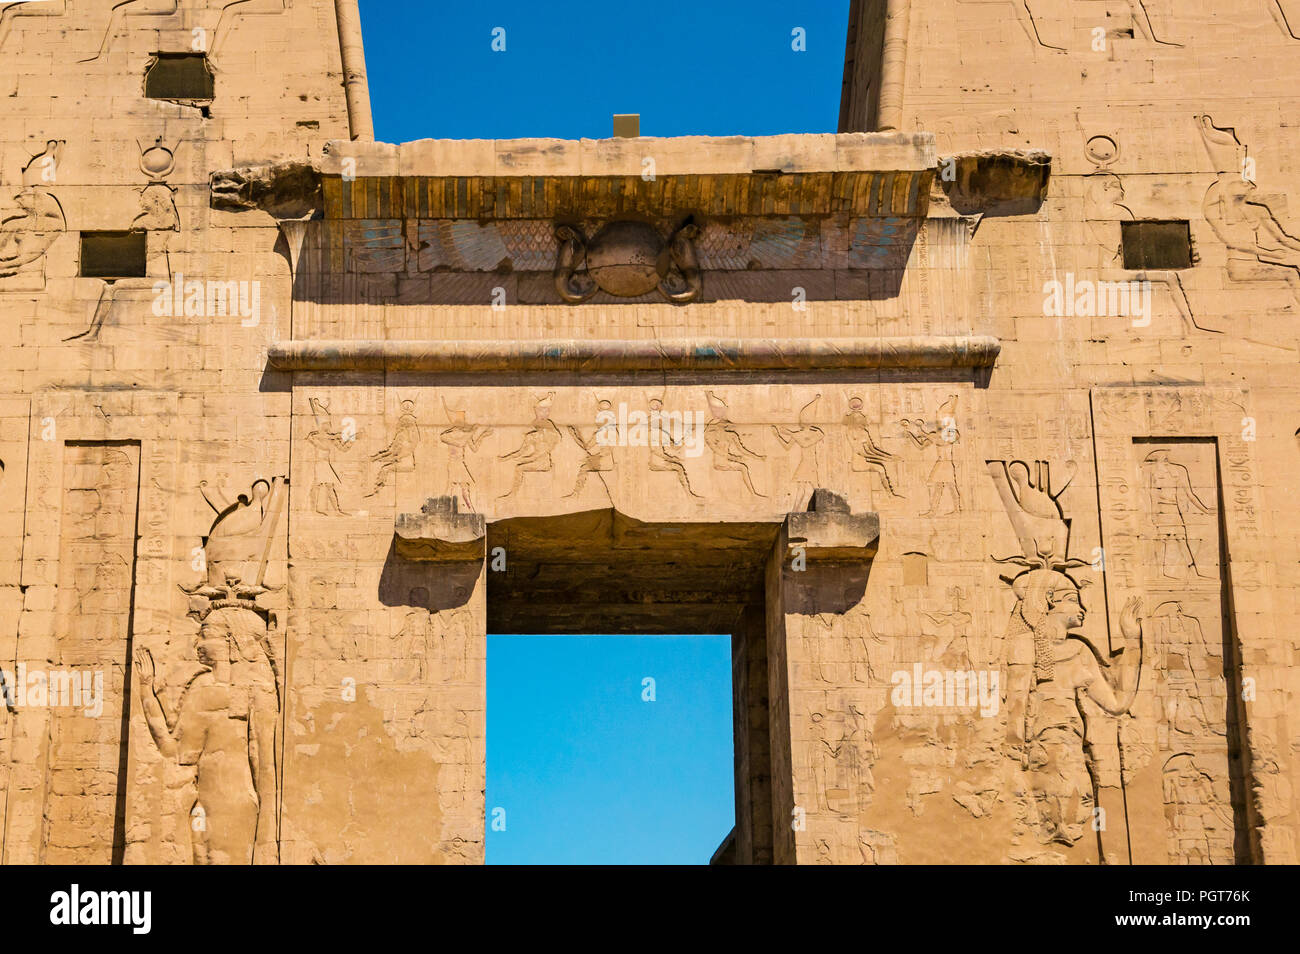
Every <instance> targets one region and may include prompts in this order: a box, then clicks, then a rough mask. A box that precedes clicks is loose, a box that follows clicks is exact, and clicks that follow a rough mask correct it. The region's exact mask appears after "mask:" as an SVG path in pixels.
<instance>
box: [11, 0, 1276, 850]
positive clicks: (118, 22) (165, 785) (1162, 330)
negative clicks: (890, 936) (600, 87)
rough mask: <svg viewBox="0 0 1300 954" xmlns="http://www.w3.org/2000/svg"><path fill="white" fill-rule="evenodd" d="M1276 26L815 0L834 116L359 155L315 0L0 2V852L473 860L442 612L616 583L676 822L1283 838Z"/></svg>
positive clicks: (483, 621) (473, 807)
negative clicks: (727, 759) (678, 645)
mask: <svg viewBox="0 0 1300 954" xmlns="http://www.w3.org/2000/svg"><path fill="white" fill-rule="evenodd" d="M490 39H491V38H490V37H486V36H485V37H484V43H485V44H487V43H488V42H490ZM1298 58H1300V4H1298V3H1296V2H1295V0H1238V2H1234V3H1225V2H1216V0H1184V2H1180V3H1178V4H1173V3H1159V2H1156V3H1153V2H1147V3H1129V2H1106V3H1077V2H1071V0H1035V2H1033V3H1020V2H1014V3H1012V2H997V0H927V2H925V3H920V2H910V0H852V4H851V12H850V18H849V30H848V36H847V42H846V51H845V65H844V82H843V90H842V94H841V95H842V100H841V103H842V105H841V112H840V125H839V132H838V133H836V134H825V135H787V136H772V137H762V138H747V137H740V136H736V137H728V138H709V137H681V138H655V137H649V136H646V137H642V136H636V135H623V136H619V137H616V138H610V139H599V140H581V141H568V140H558V139H528V140H503V141H485V140H462V141H456V140H446V139H427V140H421V141H418V142H409V143H402V144H385V143H381V142H376V141H375V140H374V133H373V128H372V121H371V114H370V104H369V93H368V88H367V82H366V72H365V59H364V54H363V48H362V39H361V32H360V17H359V14H358V10H357V5H356V0H294V2H289V0H248V2H241V3H224V4H223V3H222V2H207V0H179V2H162V3H158V2H152V0H126V2H122V3H117V4H116V5H110V4H106V3H96V2H91V0H39V2H31V3H23V4H6V5H4V6H3V9H2V10H0V94H2V95H0V103H3V105H2V106H0V115H3V117H4V120H5V121H4V123H3V124H2V129H0V182H3V184H4V191H3V193H0V201H2V202H3V203H4V205H5V206H6V207H7V208H6V210H5V211H4V212H3V213H2V214H0V337H2V338H3V340H4V345H3V347H0V662H2V663H3V666H2V667H0V668H3V670H4V694H5V701H6V705H4V706H3V707H0V793H2V794H0V804H2V805H3V816H2V817H3V828H2V829H0V838H2V839H3V840H2V842H0V846H2V852H3V860H4V861H5V862H8V863H52V864H54V863H59V864H62V863H79V864H107V863H122V862H125V863H178V864H190V863H195V864H201V863H214V864H216V863H233V864H248V863H259V864H263V863H265V864H276V863H295V864H296V863H345V862H417V863H424V862H447V863H481V862H482V861H483V860H484V836H485V816H486V815H487V813H488V811H489V809H490V807H491V806H487V805H485V803H484V786H485V777H484V754H485V708H486V701H485V700H486V693H485V644H486V636H487V634H491V633H524V634H546V633H563V634H581V633H588V634H603V633H619V632H625V633H674V634H680V633H700V634H706V633H707V634H727V635H729V636H730V638H731V647H732V660H733V666H732V685H733V694H734V710H733V721H734V726H735V733H734V735H735V745H734V753H735V759H734V764H735V796H736V813H735V827H734V829H733V830H732V831H731V833H730V835H728V836H727V837H726V838H725V839H724V840H723V841H722V842H721V843H720V844H719V845H718V847H717V851H716V854H715V855H714V859H713V860H714V862H715V863H718V864H768V863H779V864H793V863H800V864H804V863H839V864H844V863H852V864H861V863H868V864H892V863H926V862H953V861H955V862H966V863H1027V864H1040V863H1074V864H1099V863H1102V864H1129V863H1134V864H1232V863H1239V864H1246V863H1294V862H1295V861H1296V860H1297V857H1296V834H1297V831H1298V830H1300V814H1298V813H1297V809H1298V807H1300V806H1298V805H1297V801H1296V798H1297V794H1296V793H1297V791H1300V784H1298V783H1300V762H1298V761H1297V751H1296V748H1297V741H1298V740H1300V708H1298V707H1297V706H1296V705H1294V704H1293V703H1294V698H1293V697H1294V695H1295V693H1296V691H1297V689H1298V688H1300V676H1298V675H1297V674H1298V672H1300V669H1298V668H1297V666H1298V663H1300V661H1298V660H1297V656H1296V649H1295V646H1296V643H1295V637H1294V634H1295V632H1296V629H1297V625H1298V624H1300V614H1298V611H1297V601H1296V596H1295V594H1296V584H1297V577H1298V576H1300V559H1298V557H1300V550H1298V549H1297V546H1298V545H1297V541H1296V533H1295V527H1296V526H1297V524H1298V523H1300V493H1298V492H1297V491H1298V490H1300V485H1298V484H1297V477H1296V475H1297V474H1300V432H1298V431H1297V428H1298V427H1300V412H1297V402H1298V400H1300V377H1298V376H1297V361H1298V360H1300V332H1298V331H1297V329H1298V328H1300V237H1298V236H1300V209H1298V208H1297V205H1300V197H1297V199H1296V200H1295V201H1292V200H1290V199H1289V190H1290V183H1292V182H1296V181H1300V158H1297V157H1300V129H1298V128H1297V126H1296V125H1295V123H1294V122H1288V121H1287V119H1286V117H1289V116H1294V115H1295V114H1296V112H1297V107H1300V92H1297V85H1296V83H1295V76H1296V67H1295V64H1296V62H1297V59H1298ZM1245 76H1248V77H1249V80H1248V81H1245V80H1243V77H1245ZM431 132H433V133H434V134H436V133H437V130H431ZM96 674H98V679H99V682H98V683H97V682H96ZM97 686H98V688H96V687H97ZM1289 703H1291V704H1290V705H1289ZM96 710H98V711H97V712H96Z"/></svg>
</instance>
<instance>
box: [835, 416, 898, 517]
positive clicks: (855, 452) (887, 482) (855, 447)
mask: <svg viewBox="0 0 1300 954" xmlns="http://www.w3.org/2000/svg"><path fill="white" fill-rule="evenodd" d="M840 423H841V424H843V426H844V433H845V435H846V437H847V438H848V442H849V452H850V463H849V469H850V470H852V471H853V472H854V473H867V474H873V473H874V474H875V475H876V476H877V477H879V478H880V483H881V484H882V485H883V486H884V488H885V490H887V491H888V492H889V494H890V496H891V497H901V496H903V495H902V494H900V493H899V492H898V491H897V490H895V489H894V484H895V483H896V482H897V478H896V477H894V476H892V475H891V474H890V468H891V467H894V468H896V467H897V466H898V457H897V456H896V455H894V454H891V453H890V452H889V451H887V450H885V449H883V448H881V447H879V446H877V444H876V441H875V439H874V438H873V437H872V436H871V427H870V423H869V422H868V421H867V415H866V414H864V413H863V411H862V398H860V397H858V396H857V395H854V396H853V397H851V398H849V412H848V413H847V414H845V415H844V419H843V420H842V421H841V422H840Z"/></svg>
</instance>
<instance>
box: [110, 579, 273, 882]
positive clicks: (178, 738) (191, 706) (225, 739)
mask: <svg viewBox="0 0 1300 954" xmlns="http://www.w3.org/2000/svg"><path fill="white" fill-rule="evenodd" d="M274 636H275V618H274V614H271V613H268V612H267V611H265V610H262V609H260V608H259V607H258V606H257V604H256V603H255V602H254V601H252V600H245V599H233V600H215V601H213V602H212V603H211V604H210V606H209V607H208V608H207V609H206V610H204V611H203V613H202V615H201V623H200V628H199V635H198V639H197V640H196V642H195V651H196V653H197V655H198V660H199V664H200V665H201V666H202V667H203V668H202V670H201V671H200V672H199V673H198V674H197V675H195V676H194V677H193V678H192V679H190V681H189V682H187V683H186V684H185V685H183V686H180V687H178V688H177V689H176V690H175V692H174V693H172V694H170V695H174V696H175V697H176V698H175V700H174V703H173V704H174V706H175V709H174V710H169V708H168V707H167V706H166V705H165V704H164V701H165V699H166V697H167V696H168V695H169V693H167V692H166V691H164V690H162V689H160V688H159V687H158V685H157V677H156V673H155V665H154V660H153V656H152V654H151V653H150V652H149V650H148V649H145V648H143V647H141V648H140V649H139V650H137V652H136V656H135V667H136V674H137V677H138V679H139V683H140V686H141V688H142V690H143V691H142V693H141V705H142V707H143V710H144V717H145V722H146V723H147V724H148V726H149V733H150V735H151V736H153V740H154V743H155V744H156V745H157V746H158V751H159V752H160V753H161V754H162V755H163V756H164V757H165V758H167V759H171V760H173V761H174V762H175V764H176V765H177V766H178V767H179V768H180V769H181V770H187V769H188V770H189V772H192V773H193V783H192V784H193V789H192V797H187V798H183V799H182V801H181V805H182V807H183V809H184V816H185V817H184V818H183V819H181V820H179V821H180V822H181V823H180V824H178V826H177V828H178V830H189V831H190V832H192V835H191V838H192V851H193V860H194V863H195V864H199V865H202V864H239V865H247V864H276V863H277V862H278V860H279V857H278V856H279V834H278V828H277V820H276V819H277V812H278V803H279V784H278V781H279V780H278V777H277V767H276V761H275V759H276V754H275V753H276V748H277V733H278V731H279V722H280V716H279V713H280V683H279V665H278V663H277V661H276V656H275V650H274ZM173 711H174V714H172V712H173ZM182 777H185V775H184V772H183V775H182Z"/></svg>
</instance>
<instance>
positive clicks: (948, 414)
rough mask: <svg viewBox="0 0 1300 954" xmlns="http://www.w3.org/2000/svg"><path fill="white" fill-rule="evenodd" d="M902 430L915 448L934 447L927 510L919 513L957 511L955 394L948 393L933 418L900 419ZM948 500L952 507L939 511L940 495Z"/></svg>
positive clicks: (925, 514) (951, 512) (926, 515)
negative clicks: (929, 419)
mask: <svg viewBox="0 0 1300 954" xmlns="http://www.w3.org/2000/svg"><path fill="white" fill-rule="evenodd" d="M898 424H899V426H900V427H902V428H903V433H905V434H906V435H907V436H908V437H909V438H911V440H912V442H913V443H914V444H916V446H917V447H920V448H926V447H933V448H934V450H935V459H934V466H933V467H932V468H930V476H929V478H928V481H929V484H930V509H929V510H927V511H925V513H923V514H921V516H923V517H929V516H942V517H946V516H949V515H951V514H954V513H957V512H958V511H959V510H961V491H960V490H959V489H958V487H957V464H956V460H955V456H956V449H957V444H958V443H960V442H961V432H960V431H959V430H958V429H957V395H955V394H952V395H949V397H948V400H946V401H944V402H943V404H941V405H940V406H939V413H938V416H937V418H936V419H935V420H934V421H925V420H922V419H920V418H917V419H915V420H910V421H909V420H902V421H899V422H898ZM945 496H946V497H949V498H950V499H951V500H952V508H951V509H949V510H945V511H944V512H943V513H939V512H938V510H939V504H940V502H942V501H943V499H944V497H945Z"/></svg>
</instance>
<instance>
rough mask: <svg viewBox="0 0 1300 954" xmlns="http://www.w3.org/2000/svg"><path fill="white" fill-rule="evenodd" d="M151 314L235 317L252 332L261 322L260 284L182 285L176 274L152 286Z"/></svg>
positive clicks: (192, 282) (182, 278) (212, 282)
mask: <svg viewBox="0 0 1300 954" xmlns="http://www.w3.org/2000/svg"><path fill="white" fill-rule="evenodd" d="M153 313H154V314H155V315H157V316H158V317H159V318H181V317H186V318H227V317H238V318H239V319H240V322H239V323H240V324H241V325H243V326H244V327H245V328H254V327H256V326H257V325H258V324H259V323H260V322H261V320H262V283H261V282H259V281H251V282H250V281H225V282H223V281H215V280H207V281H199V280H197V279H191V280H189V281H186V280H185V276H184V275H183V274H181V273H180V272H177V273H176V275H175V276H174V277H173V278H172V280H171V281H159V282H155V283H154V286H153Z"/></svg>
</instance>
